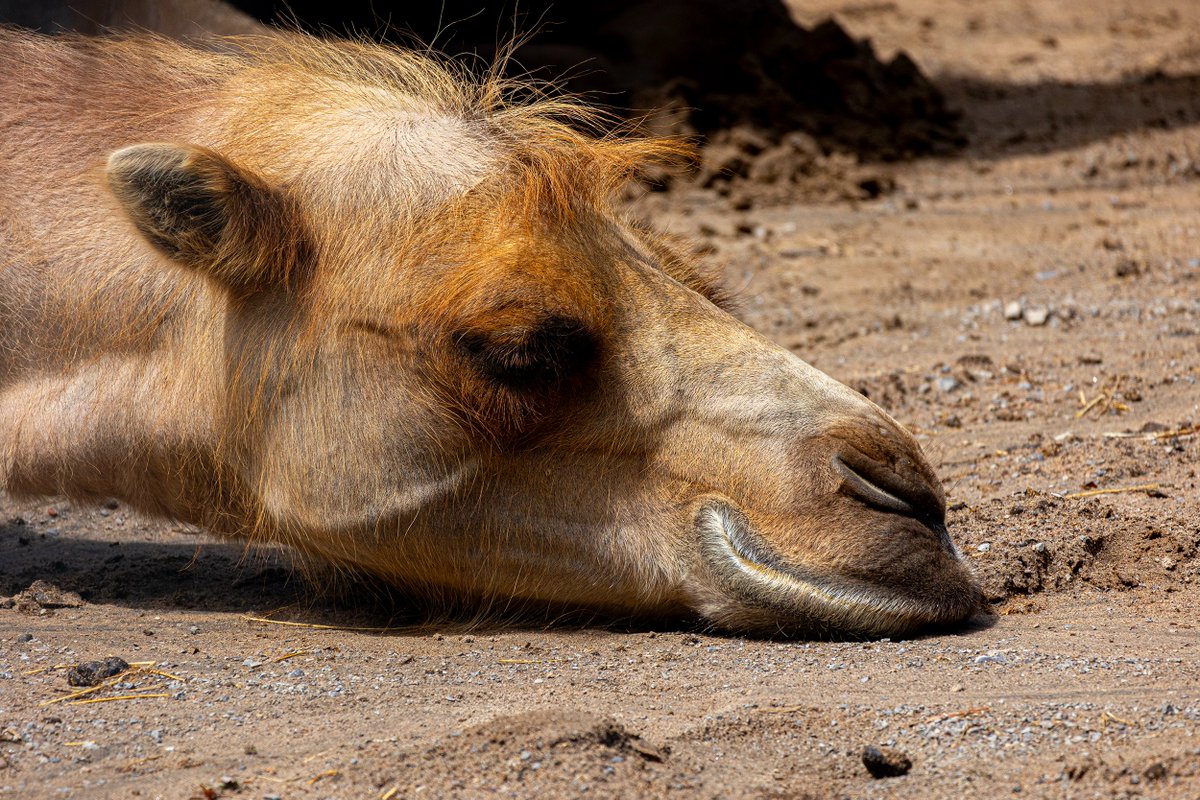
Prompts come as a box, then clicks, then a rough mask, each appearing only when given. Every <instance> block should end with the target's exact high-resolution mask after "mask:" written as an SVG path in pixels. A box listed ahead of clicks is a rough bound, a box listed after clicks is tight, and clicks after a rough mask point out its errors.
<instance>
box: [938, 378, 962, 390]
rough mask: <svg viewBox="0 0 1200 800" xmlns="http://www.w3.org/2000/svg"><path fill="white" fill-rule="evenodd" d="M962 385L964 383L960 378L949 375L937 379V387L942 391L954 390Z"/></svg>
mask: <svg viewBox="0 0 1200 800" xmlns="http://www.w3.org/2000/svg"><path fill="white" fill-rule="evenodd" d="M960 386H962V383H961V382H960V381H959V380H958V378H953V377H951V376H949V375H947V376H945V377H944V378H938V379H937V388H938V391H940V392H953V391H954V390H955V389H957V388H958V387H960Z"/></svg>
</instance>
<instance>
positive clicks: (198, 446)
mask: <svg viewBox="0 0 1200 800" xmlns="http://www.w3.org/2000/svg"><path fill="white" fill-rule="evenodd" d="M223 44H224V46H225V51H224V52H222V53H219V54H218V53H216V52H211V51H210V52H203V51H200V50H195V49H191V48H189V47H186V46H183V45H180V44H177V43H173V42H169V41H166V40H161V39H157V38H153V37H148V36H136V37H130V38H115V39H104V40H93V39H87V38H80V37H63V38H55V39H50V38H44V37H39V36H33V35H25V34H17V33H14V32H3V33H0V73H3V74H5V75H7V76H9V77H8V78H7V79H6V81H5V82H4V83H0V135H2V137H3V141H4V142H5V147H4V148H3V150H2V151H0V220H3V227H0V448H2V450H0V480H3V481H4V485H6V486H7V488H8V490H9V491H12V492H16V493H20V494H27V495H36V494H46V495H50V494H67V495H70V496H73V497H80V498H97V497H107V496H115V497H119V498H122V499H124V500H126V501H127V502H130V503H132V504H133V505H135V506H137V507H139V508H141V509H144V510H147V511H150V512H153V513H157V514H162V515H166V516H169V517H173V518H176V519H180V520H184V521H187V522H191V523H195V524H198V525H201V526H204V527H206V528H208V529H210V530H212V531H214V532H216V533H219V534H223V535H227V536H236V537H248V538H251V539H256V540H271V541H281V542H286V543H288V544H291V545H293V546H295V547H297V548H299V549H301V550H303V551H305V552H306V553H309V554H313V555H317V556H320V557H323V558H326V559H329V560H331V561H333V562H335V563H339V564H345V565H347V566H351V567H355V568H359V569H366V570H369V571H371V572H374V573H376V574H378V575H380V576H382V577H384V578H385V579H387V580H390V581H393V582H395V583H397V584H400V585H403V586H406V587H409V588H414V589H417V590H420V591H425V592H429V593H431V594H436V593H441V592H449V593H452V594H453V595H455V596H457V597H463V598H477V599H484V600H490V601H493V602H495V601H503V599H504V598H513V599H518V600H520V599H524V600H532V601H538V602H544V603H554V604H558V605H576V606H584V607H591V608H604V609H609V610H612V611H617V612H620V613H631V612H632V613H681V612H687V611H689V610H690V611H693V612H698V613H700V614H702V615H704V616H706V617H708V618H709V619H711V620H713V621H714V622H717V623H719V624H724V625H727V626H730V627H733V628H757V629H767V630H775V629H780V630H789V631H801V632H827V631H841V632H859V633H884V632H888V633H896V632H903V631H906V630H911V629H913V628H916V627H918V626H920V625H923V624H928V623H944V622H952V621H956V620H958V619H961V618H963V617H964V616H966V615H969V614H970V613H971V612H972V611H973V609H974V608H975V604H976V602H977V597H978V593H977V590H976V589H975V587H974V584H973V582H972V580H971V578H970V576H969V574H968V573H967V572H966V570H965V568H964V567H963V566H962V565H961V563H960V562H959V560H958V558H957V556H956V554H954V553H953V551H952V548H951V546H950V545H949V543H948V540H944V535H942V536H943V538H939V535H938V534H937V523H940V518H941V515H942V514H943V513H944V506H943V504H942V500H941V494H940V488H938V487H937V481H936V478H935V476H934V475H933V473H932V471H931V470H930V469H929V467H928V465H927V464H926V463H925V461H924V459H923V457H922V456H921V454H920V451H919V448H918V447H917V445H916V443H915V442H914V441H913V440H912V438H911V437H910V436H909V435H908V434H907V433H906V432H904V431H903V429H902V428H900V427H899V426H898V425H897V424H896V423H895V422H893V421H892V420H891V419H890V418H888V417H887V416H886V415H885V414H884V413H883V412H882V411H880V410H879V409H878V408H876V407H874V406H873V405H872V404H870V403H869V402H867V401H866V400H865V399H863V398H862V397H861V396H859V395H857V394H856V393H854V392H852V391H850V390H849V389H847V388H846V387H844V386H841V385H840V384H837V383H836V382H834V381H832V380H831V379H829V378H828V377H826V376H824V375H822V374H821V373H819V372H817V371H816V370H814V369H812V368H811V367H809V366H808V365H806V364H804V363H803V362H801V361H799V360H798V359H796V358H795V357H794V356H792V355H791V354H790V353H788V352H787V351H784V350H782V349H780V348H778V347H776V346H775V345H773V344H771V343H770V342H768V341H767V340H765V339H764V338H763V337H762V336H760V335H759V334H757V333H755V332H753V331H751V330H750V329H748V328H746V327H745V326H743V325H741V324H740V323H738V322H737V321H735V320H734V319H733V318H732V317H730V316H729V315H728V314H727V313H725V312H724V311H723V310H721V308H719V307H718V306H717V305H714V303H713V302H712V301H714V300H716V301H721V300H722V297H721V296H720V292H719V289H717V288H716V287H715V286H714V285H713V283H712V282H711V281H710V280H708V279H706V278H705V277H704V276H703V274H702V273H701V272H700V271H699V270H697V269H696V268H695V267H694V266H693V265H691V264H690V263H689V262H688V260H687V259H685V258H682V257H680V256H679V255H678V254H676V253H675V251H674V250H673V249H672V248H671V247H670V246H669V245H667V244H666V243H665V242H663V241H662V240H661V239H660V238H658V237H657V236H656V235H654V234H653V233H652V232H649V231H646V230H642V229H639V228H638V227H636V226H634V225H632V224H630V223H628V222H626V221H625V220H623V219H622V217H621V215H620V214H618V213H617V212H616V211H615V210H614V208H613V205H612V196H613V193H614V191H615V190H616V189H617V188H618V187H619V186H620V185H621V184H622V183H623V182H624V181H626V180H627V179H628V178H629V177H630V176H631V175H633V174H635V173H636V172H637V171H638V170H639V169H641V168H642V167H643V166H644V165H647V164H651V163H661V162H663V161H676V160H679V159H681V158H686V157H687V155H688V153H687V148H686V147H683V146H681V145H680V144H679V143H677V142H672V141H662V140H648V139H644V138H638V137H636V136H631V135H629V134H628V132H626V133H620V134H604V133H602V127H601V126H602V123H603V120H602V119H601V118H600V117H598V115H597V114H596V113H595V112H593V111H591V110H589V109H587V108H586V107H582V106H579V105H577V104H573V103H571V102H569V101H564V100H559V99H549V98H546V97H543V96H541V95H539V94H538V93H537V92H536V91H534V90H532V89H531V88H530V87H527V86H522V85H519V84H511V83H508V82H506V81H503V80H501V79H499V78H498V77H496V75H495V74H492V75H488V76H484V77H483V78H475V77H472V76H470V75H468V74H466V73H465V72H464V71H463V70H461V69H459V68H457V67H455V66H453V65H452V64H448V63H445V62H441V61H438V60H435V59H433V58H432V57H430V56H428V55H420V54H415V53H412V52H406V51H400V50H394V49H388V48H383V47H379V46H377V45H373V44H369V43H361V42H319V41H317V40H314V39H309V38H306V37H302V36H297V35H284V34H278V35H272V36H268V37H260V38H246V39H239V40H229V41H226V42H224V43H223ZM851 450H852V451H853V453H858V454H860V456H861V457H860V456H855V458H859V460H858V461H857V462H853V460H852V459H851V460H850V461H847V462H846V463H852V462H853V463H857V464H859V467H857V468H856V469H860V470H866V471H867V472H869V473H871V474H870V475H866V478H865V480H867V481H868V483H869V484H875V485H882V484H880V483H879V482H880V481H882V482H883V483H884V484H887V486H884V489H888V487H892V488H891V489H889V490H888V491H891V492H896V493H899V494H901V495H904V497H905V498H910V499H911V498H917V500H913V502H914V503H917V504H918V505H920V504H921V503H923V504H924V505H923V506H922V507H921V508H920V509H916V510H913V511H912V512H911V514H908V512H905V513H896V512H895V511H894V510H887V509H886V508H884V509H881V508H880V507H879V504H878V502H877V501H870V497H871V496H872V493H874V494H875V495H878V494H879V493H878V491H876V490H873V489H869V488H868V489H862V488H861V487H862V486H864V485H866V484H863V483H862V481H858V480H857V479H853V480H852V479H850V478H846V477H845V476H846V474H847V473H844V472H843V473H839V472H838V471H837V470H836V469H835V468H834V467H833V466H831V465H833V464H835V462H834V461H833V460H832V459H834V458H835V457H840V456H839V454H848V453H850V454H851V455H853V453H851ZM847 458H850V456H849V455H848V456H847ZM864 459H865V460H864ZM864 465H865V466H864ZM872 465H878V467H876V466H872ZM864 474H865V473H864ZM889 476H891V477H889ZM856 481H857V482H856ZM855 486H858V487H860V488H859V489H854V487H855ZM864 492H866V494H864ZM879 496H884V497H887V496H888V495H887V494H884V495H879ZM864 498H867V500H864ZM921 498H925V499H921ZM929 498H933V499H929ZM872 502H874V503H875V504H874V505H872ZM897 502H900V501H897ZM714 504H715V505H714ZM901 507H902V508H907V507H908V506H906V505H903V504H901ZM713 508H715V509H718V511H720V513H715V512H713V513H710V512H709V511H706V510H705V509H713ZM914 508H916V507H915V506H914ZM721 509H724V511H721ZM910 517H911V518H910ZM917 517H920V520H918V519H917ZM712 520H717V522H712ZM921 520H923V521H921ZM722 525H724V526H725V527H721V526H722ZM714 526H715V527H714ZM931 526H932V527H931ZM730 548H732V549H730ZM739 548H741V549H739ZM743 550H744V552H743ZM751 551H753V552H751ZM755 559H757V561H755ZM759 562H761V563H759ZM748 564H749V565H751V566H747V565H748ZM754 564H758V566H754ZM818 584H819V585H818ZM789 587H790V588H789ZM806 587H807V588H806ZM814 598H816V599H814ZM872 609H874V610H872Z"/></svg>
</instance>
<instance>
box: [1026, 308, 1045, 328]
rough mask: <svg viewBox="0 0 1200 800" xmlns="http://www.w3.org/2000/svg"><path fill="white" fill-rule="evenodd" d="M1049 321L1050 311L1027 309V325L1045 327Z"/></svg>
mask: <svg viewBox="0 0 1200 800" xmlns="http://www.w3.org/2000/svg"><path fill="white" fill-rule="evenodd" d="M1049 319H1050V310H1049V309H1047V308H1027V309H1025V323H1026V324H1027V325H1045V324H1046V321H1047V320H1049Z"/></svg>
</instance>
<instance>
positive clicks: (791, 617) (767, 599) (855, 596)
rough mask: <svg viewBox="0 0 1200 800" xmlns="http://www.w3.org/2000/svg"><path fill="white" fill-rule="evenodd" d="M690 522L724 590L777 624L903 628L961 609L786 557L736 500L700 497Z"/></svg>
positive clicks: (706, 562) (856, 629) (816, 627)
mask: <svg viewBox="0 0 1200 800" xmlns="http://www.w3.org/2000/svg"><path fill="white" fill-rule="evenodd" d="M695 526H696V532H697V535H698V538H699V540H700V548H701V558H702V561H703V563H704V566H705V568H706V570H707V572H708V573H709V575H710V576H711V577H712V578H713V579H714V580H715V582H716V583H717V585H718V587H719V588H720V589H721V590H722V591H723V592H725V593H726V594H727V595H729V596H730V597H732V598H733V599H734V600H736V601H738V602H739V603H741V604H744V605H745V606H746V607H748V608H752V609H756V610H758V611H759V612H761V615H763V616H768V615H769V617H770V618H771V619H772V622H771V623H770V626H771V627H777V628H779V629H781V630H784V629H796V630H805V629H813V630H820V631H823V632H830V631H843V632H867V633H881V632H903V631H909V630H913V629H914V628H917V627H920V626H922V625H926V624H929V623H935V622H947V621H954V620H953V619H949V618H947V617H948V616H952V617H953V618H954V619H957V618H960V617H961V616H962V615H961V614H955V613H952V614H950V615H947V614H946V611H945V610H941V611H939V610H937V609H932V608H930V607H929V606H927V605H926V604H924V603H922V602H920V601H919V600H917V599H916V598H914V597H909V596H906V595H905V594H903V593H901V592H899V591H897V590H895V589H891V588H888V587H886V586H882V585H873V584H869V583H865V582H863V581H861V580H855V579H850V578H846V577H843V576H840V575H838V574H837V573H836V572H835V571H833V570H830V569H827V568H821V567H808V566H805V565H803V564H796V563H793V562H791V561H785V560H784V559H783V558H782V557H781V556H780V555H779V554H777V553H776V552H775V551H774V550H773V549H772V548H771V547H770V545H769V544H768V543H767V542H766V541H765V540H764V538H763V537H762V536H761V535H760V534H759V533H758V532H757V531H755V530H754V528H753V526H752V525H751V524H750V521H749V519H748V518H747V517H746V515H745V514H744V513H742V511H741V510H739V509H738V508H736V507H735V506H734V505H732V504H730V503H728V502H726V501H724V500H719V499H709V500H707V501H705V502H704V503H703V504H701V506H700V507H699V509H698V510H697V512H696V517H695Z"/></svg>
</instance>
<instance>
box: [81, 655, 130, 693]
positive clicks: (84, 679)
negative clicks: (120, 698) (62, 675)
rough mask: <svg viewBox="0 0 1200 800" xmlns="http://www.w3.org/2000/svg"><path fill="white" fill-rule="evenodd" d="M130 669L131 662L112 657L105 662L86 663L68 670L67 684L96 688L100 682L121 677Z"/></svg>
mask: <svg viewBox="0 0 1200 800" xmlns="http://www.w3.org/2000/svg"><path fill="white" fill-rule="evenodd" d="M127 669H129V662H127V661H126V660H125V659H123V658H117V657H116V656H112V657H110V658H106V659H104V660H103V661H84V662H83V663H81V664H76V665H75V666H73V667H71V668H70V669H69V670H67V683H69V684H70V685H71V686H95V685H96V684H98V683H100V681H102V680H104V679H106V678H111V677H112V676H113V675H120V674H121V673H122V672H124V671H125V670H127Z"/></svg>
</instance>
